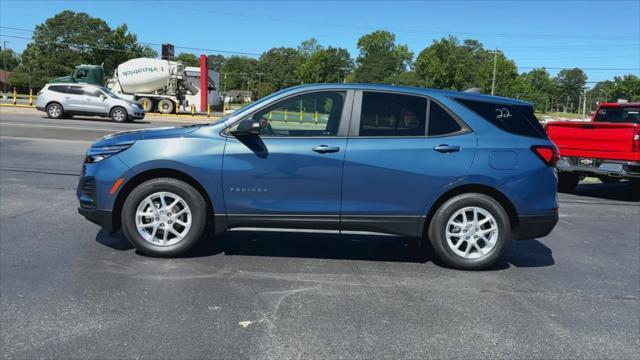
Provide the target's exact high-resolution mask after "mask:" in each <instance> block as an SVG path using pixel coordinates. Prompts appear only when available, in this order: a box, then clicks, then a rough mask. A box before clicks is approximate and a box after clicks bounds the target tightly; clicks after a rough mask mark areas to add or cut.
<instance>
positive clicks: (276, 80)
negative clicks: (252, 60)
mask: <svg viewBox="0 0 640 360" xmlns="http://www.w3.org/2000/svg"><path fill="white" fill-rule="evenodd" d="M259 62H260V65H259V68H260V72H261V73H262V74H264V76H263V78H262V79H263V81H265V82H266V83H269V84H271V86H272V88H273V89H275V90H280V89H284V88H286V87H290V86H293V85H297V84H300V77H299V76H298V68H299V66H300V63H301V62H302V56H301V55H300V53H299V52H298V50H296V49H293V48H287V47H279V48H273V49H270V50H268V51H266V52H264V53H262V55H260V59H259ZM256 80H257V79H256ZM261 95H263V96H264V95H267V94H261Z"/></svg>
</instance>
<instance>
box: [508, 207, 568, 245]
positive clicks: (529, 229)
mask: <svg viewBox="0 0 640 360" xmlns="http://www.w3.org/2000/svg"><path fill="white" fill-rule="evenodd" d="M519 223H520V226H519V228H518V236H517V239H519V240H527V239H534V238H541V237H545V236H547V235H549V233H550V232H551V230H553V228H554V227H555V226H556V224H557V223H558V213H557V212H556V213H553V214H545V215H521V216H520V217H519Z"/></svg>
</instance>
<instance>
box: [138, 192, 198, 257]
mask: <svg viewBox="0 0 640 360" xmlns="http://www.w3.org/2000/svg"><path fill="white" fill-rule="evenodd" d="M135 217H136V221H135V223H136V227H137V229H138V234H140V236H141V237H142V238H143V239H144V240H145V241H147V242H148V243H150V244H152V245H155V246H171V245H175V244H177V243H179V242H180V241H182V240H183V239H184V238H185V236H187V234H188V233H189V229H190V228H191V222H192V215H191V209H190V208H189V205H188V204H187V202H186V201H184V199H182V198H181V197H180V196H178V195H176V194H174V193H171V192H166V191H163V192H156V193H153V194H151V195H149V196H147V197H146V198H144V200H142V201H141V202H140V204H139V205H138V208H137V210H136V215H135Z"/></svg>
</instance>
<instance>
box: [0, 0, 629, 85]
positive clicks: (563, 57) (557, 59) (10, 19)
mask: <svg viewBox="0 0 640 360" xmlns="http://www.w3.org/2000/svg"><path fill="white" fill-rule="evenodd" d="M65 9H69V10H73V11H84V12H87V13H89V14H90V15H92V16H95V17H100V18H102V19H104V20H105V21H107V23H109V25H111V26H112V27H115V26H117V25H119V24H122V23H126V24H127V25H128V26H129V30H130V31H131V32H133V33H136V34H137V35H138V40H139V41H141V42H148V43H163V42H170V43H173V44H175V45H176V46H185V47H195V48H205V49H216V50H226V51H236V52H244V53H261V52H263V51H265V50H268V49H269V48H271V47H277V46H292V47H295V46H297V45H298V44H299V43H300V42H301V41H303V40H305V39H308V38H311V37H315V38H316V39H318V40H319V42H320V43H321V44H323V45H332V46H338V47H344V48H347V49H348V50H349V51H350V52H351V54H352V56H353V57H354V58H355V57H356V56H357V53H358V51H357V48H356V42H357V39H358V38H359V37H360V36H362V35H363V34H365V33H367V32H370V31H373V30H376V29H385V30H389V31H392V32H394V33H395V34H396V37H397V40H398V42H399V43H401V44H407V45H408V46H409V48H410V49H411V50H412V51H414V53H415V55H417V54H418V53H419V52H420V50H422V49H423V48H424V47H425V46H427V45H429V44H430V43H431V42H432V41H433V39H439V38H442V37H445V36H448V35H449V34H451V35H455V36H457V37H459V38H460V39H464V38H472V39H477V40H480V41H481V42H482V43H483V44H484V45H485V47H487V48H499V49H501V50H503V51H504V52H505V54H506V55H507V56H508V57H509V58H512V59H514V60H515V61H516V63H517V64H518V66H520V67H521V68H520V71H522V72H523V71H528V70H530V68H531V67H540V66H545V67H548V68H554V67H558V68H562V67H575V66H577V67H582V68H585V69H589V68H593V69H594V70H585V71H586V73H587V74H588V76H589V81H599V80H605V79H610V78H612V77H613V76H615V75H622V74H628V73H633V74H636V75H640V70H639V68H640V0H632V1H446V2H440V1H409V2H402V1H352V2H347V1H329V2H326V1H325V2H312V1H279V2H274V1H254V2H244V1H235V2H213V1H137V2H127V1H10V0H2V1H0V26H2V27H3V28H0V35H3V36H2V37H1V38H0V39H1V40H8V41H10V43H9V44H8V47H11V48H14V49H15V50H17V51H22V50H23V49H24V47H25V46H26V44H27V43H28V40H25V39H18V38H14V37H11V36H19V37H29V36H30V34H29V33H28V32H25V31H20V30H12V29H6V27H10V28H20V29H33V28H34V27H35V25H37V24H39V23H42V22H43V21H44V20H45V19H47V18H48V17H51V16H53V15H55V14H56V13H58V12H59V11H62V10H65ZM155 48H156V50H158V52H159V49H158V47H155ZM181 51H187V52H195V53H200V52H201V51H192V50H185V49H180V48H176V52H181ZM202 53H213V52H212V51H202ZM598 69H607V70H598ZM608 69H615V70H608ZM627 69H631V70H627ZM550 72H551V73H552V74H555V73H556V72H557V70H550Z"/></svg>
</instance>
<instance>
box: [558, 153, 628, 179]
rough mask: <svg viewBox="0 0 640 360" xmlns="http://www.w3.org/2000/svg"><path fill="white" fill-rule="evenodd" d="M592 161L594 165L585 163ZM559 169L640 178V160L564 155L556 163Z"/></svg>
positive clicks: (597, 174)
mask: <svg viewBox="0 0 640 360" xmlns="http://www.w3.org/2000/svg"><path fill="white" fill-rule="evenodd" d="M583 161H591V162H593V165H583ZM556 168H557V169H558V171H566V172H577V173H581V174H584V175H596V176H609V177H620V178H640V162H638V161H622V160H605V159H589V158H579V157H562V158H560V160H559V161H558V162H557V164H556Z"/></svg>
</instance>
